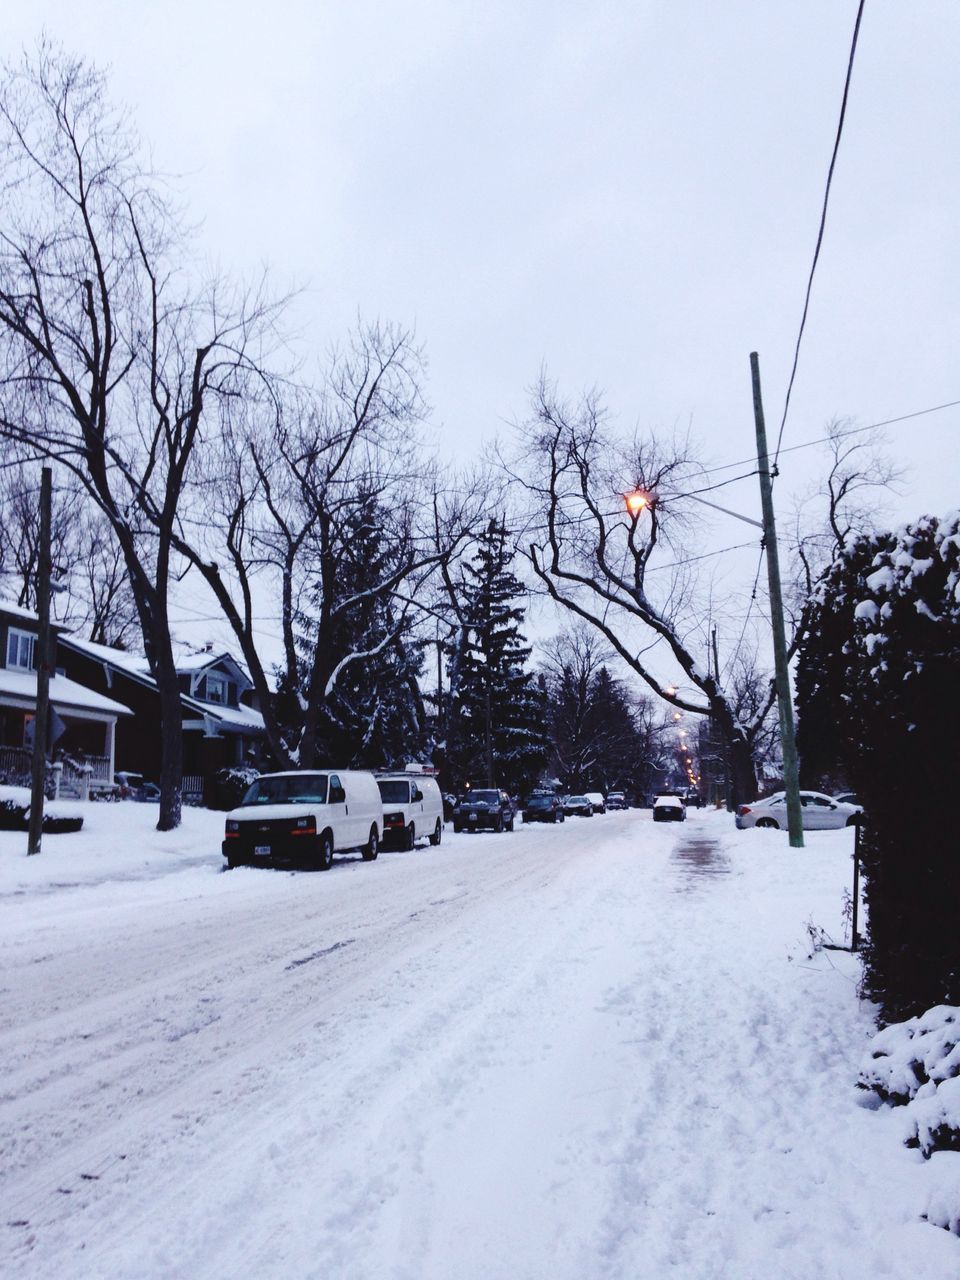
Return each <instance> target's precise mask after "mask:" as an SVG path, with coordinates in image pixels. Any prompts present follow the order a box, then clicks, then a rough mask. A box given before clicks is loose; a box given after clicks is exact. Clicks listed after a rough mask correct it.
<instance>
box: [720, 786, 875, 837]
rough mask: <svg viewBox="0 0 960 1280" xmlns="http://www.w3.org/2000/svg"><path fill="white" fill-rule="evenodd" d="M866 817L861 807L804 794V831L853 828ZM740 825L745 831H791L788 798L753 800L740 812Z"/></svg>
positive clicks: (781, 794)
mask: <svg viewBox="0 0 960 1280" xmlns="http://www.w3.org/2000/svg"><path fill="white" fill-rule="evenodd" d="M859 813H863V808H862V807H861V806H860V805H854V804H841V803H840V802H839V801H837V800H833V799H831V797H830V796H825V795H822V794H821V793H820V792H819V791H801V792H800V814H801V817H802V821H803V829H804V831H829V830H834V829H836V828H837V827H850V826H853V824H854V822H855V821H856V817H857V814H859ZM736 824H737V826H738V827H739V829H740V830H741V831H744V830H746V829H747V828H748V827H778V828H781V829H782V830H784V831H785V830H786V829H787V797H786V793H785V792H783V791H778V792H776V793H775V794H774V795H772V796H768V797H767V798H766V800H753V801H751V802H750V804H742V805H740V806H739V808H738V809H737V815H736Z"/></svg>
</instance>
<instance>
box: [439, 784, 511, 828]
mask: <svg viewBox="0 0 960 1280" xmlns="http://www.w3.org/2000/svg"><path fill="white" fill-rule="evenodd" d="M516 816H517V808H516V805H515V804H514V802H513V801H512V800H511V799H510V797H509V796H508V795H507V793H506V791H494V790H493V789H492V788H483V789H478V790H476V791H468V792H467V794H466V795H463V796H461V797H460V799H459V800H458V801H457V803H456V805H455V806H454V810H453V829H454V831H480V830H481V829H482V828H483V827H488V828H489V829H490V830H491V831H504V830H506V831H512V830H513V820H514V818H515V817H516Z"/></svg>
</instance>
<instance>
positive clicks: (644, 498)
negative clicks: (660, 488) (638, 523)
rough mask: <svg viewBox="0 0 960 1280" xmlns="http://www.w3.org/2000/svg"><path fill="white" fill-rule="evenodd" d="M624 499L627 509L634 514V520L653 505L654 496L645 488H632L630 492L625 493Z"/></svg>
mask: <svg viewBox="0 0 960 1280" xmlns="http://www.w3.org/2000/svg"><path fill="white" fill-rule="evenodd" d="M623 500H624V502H625V503H626V504H627V511H629V513H630V515H632V516H633V518H634V520H636V518H637V516H639V515H641V514H642V513H643V512H644V511H647V510H649V509H650V507H651V506H653V496H652V494H649V493H647V491H646V490H645V489H632V490H631V491H630V493H625V494H624V495H623Z"/></svg>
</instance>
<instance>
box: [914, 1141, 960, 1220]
mask: <svg viewBox="0 0 960 1280" xmlns="http://www.w3.org/2000/svg"><path fill="white" fill-rule="evenodd" d="M930 1168H931V1171H932V1172H934V1173H935V1176H934V1177H933V1178H932V1186H931V1188H930V1190H929V1191H928V1193H927V1201H926V1207H925V1208H924V1211H923V1216H924V1218H926V1220H927V1222H931V1223H933V1225H934V1226H935V1227H943V1229H944V1231H952V1232H953V1234H954V1235H956V1236H960V1151H939V1152H937V1154H936V1155H935V1156H934V1157H933V1158H932V1159H931V1161H930Z"/></svg>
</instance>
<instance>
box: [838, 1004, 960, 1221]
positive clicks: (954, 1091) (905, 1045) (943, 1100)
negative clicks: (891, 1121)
mask: <svg viewBox="0 0 960 1280" xmlns="http://www.w3.org/2000/svg"><path fill="white" fill-rule="evenodd" d="M858 1083H859V1085H860V1087H861V1088H863V1089H872V1090H873V1091H874V1092H875V1093H877V1094H878V1095H879V1096H880V1097H881V1098H882V1099H884V1101H886V1102H890V1103H893V1104H894V1105H903V1107H904V1114H905V1132H904V1142H905V1143H906V1145H907V1146H908V1147H916V1148H919V1150H920V1151H921V1152H922V1154H923V1156H924V1158H925V1159H927V1160H931V1159H932V1160H935V1161H936V1169H937V1176H936V1179H935V1180H934V1183H933V1186H934V1190H933V1191H932V1192H931V1194H930V1197H929V1199H928V1202H927V1207H926V1212H925V1214H924V1216H925V1217H926V1219H927V1220H928V1221H929V1222H932V1223H933V1224H934V1225H935V1226H938V1227H944V1228H945V1229H946V1230H947V1231H953V1232H955V1233H956V1234H958V1235H960V1009H957V1008H956V1007H954V1006H953V1005H943V1004H942V1005H937V1006H936V1007H935V1008H933V1009H928V1010H927V1011H926V1013H923V1014H921V1015H920V1016H919V1017H917V1018H908V1019H907V1020H906V1021H905V1022H896V1023H893V1024H892V1025H891V1026H889V1027H885V1028H884V1029H883V1031H881V1032H879V1034H878V1035H876V1036H874V1037H873V1039H872V1040H871V1042H870V1048H869V1050H868V1051H867V1054H866V1056H865V1057H864V1060H863V1062H862V1064H861V1067H860V1078H859V1081H858Z"/></svg>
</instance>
